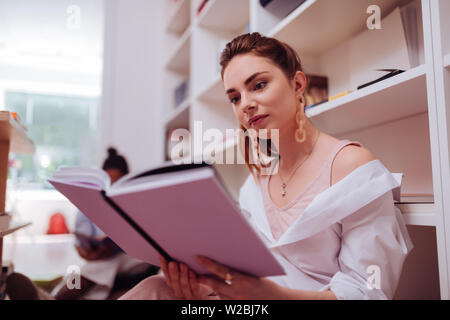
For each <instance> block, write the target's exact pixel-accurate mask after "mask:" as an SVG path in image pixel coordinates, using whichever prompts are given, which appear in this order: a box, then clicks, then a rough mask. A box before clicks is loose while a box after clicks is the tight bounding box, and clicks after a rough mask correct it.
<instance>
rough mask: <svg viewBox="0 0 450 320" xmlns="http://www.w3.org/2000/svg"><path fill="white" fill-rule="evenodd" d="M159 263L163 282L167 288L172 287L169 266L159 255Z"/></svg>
mask: <svg viewBox="0 0 450 320" xmlns="http://www.w3.org/2000/svg"><path fill="white" fill-rule="evenodd" d="M159 262H160V263H161V269H162V271H163V274H164V280H165V281H166V284H167V285H168V286H169V287H172V281H171V280H170V273H169V266H168V265H167V261H166V259H164V257H163V256H162V255H159Z"/></svg>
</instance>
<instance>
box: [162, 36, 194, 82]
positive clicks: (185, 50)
mask: <svg viewBox="0 0 450 320" xmlns="http://www.w3.org/2000/svg"><path fill="white" fill-rule="evenodd" d="M190 37H191V28H190V27H188V28H187V29H186V30H185V32H184V33H183V35H182V36H181V38H180V39H179V40H178V42H177V44H176V46H175V48H174V49H173V51H172V53H171V54H169V58H168V61H167V63H166V68H167V69H169V70H171V71H174V72H177V73H180V74H185V75H188V74H189V71H190V70H189V66H190V64H189V60H190Z"/></svg>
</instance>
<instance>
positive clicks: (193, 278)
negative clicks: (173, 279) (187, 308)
mask: <svg viewBox="0 0 450 320" xmlns="http://www.w3.org/2000/svg"><path fill="white" fill-rule="evenodd" d="M189 284H190V285H191V289H192V294H193V295H194V297H198V296H199V294H200V287H199V284H198V282H197V276H196V275H195V273H194V272H193V271H191V270H189Z"/></svg>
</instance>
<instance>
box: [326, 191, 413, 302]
mask: <svg viewBox="0 0 450 320" xmlns="http://www.w3.org/2000/svg"><path fill="white" fill-rule="evenodd" d="M340 223H341V225H342V234H341V250H340V253H339V257H338V261H339V267H340V271H339V272H337V273H336V274H335V275H334V276H333V277H332V279H331V281H330V283H329V284H328V285H327V286H325V287H324V288H322V289H321V291H323V290H328V289H329V290H332V291H333V293H334V294H335V295H336V297H337V298H338V299H345V300H349V299H351V300H363V299H364V300H366V299H392V298H393V296H394V294H395V290H396V288H397V285H398V282H399V279H400V275H401V272H402V268H403V263H404V260H405V258H406V256H407V255H408V253H409V251H410V250H411V249H412V247H413V246H412V243H411V240H410V238H409V235H408V232H407V229H406V225H405V222H404V220H403V217H402V216H401V212H400V210H399V209H398V208H396V207H395V205H394V203H393V198H392V192H391V191H389V192H387V193H385V194H383V195H382V196H381V197H379V198H377V199H376V200H374V201H372V202H371V203H369V204H368V205H366V206H365V207H363V208H361V209H359V210H358V211H356V212H354V213H352V214H350V215H349V216H346V217H345V218H343V219H342V220H341V221H340Z"/></svg>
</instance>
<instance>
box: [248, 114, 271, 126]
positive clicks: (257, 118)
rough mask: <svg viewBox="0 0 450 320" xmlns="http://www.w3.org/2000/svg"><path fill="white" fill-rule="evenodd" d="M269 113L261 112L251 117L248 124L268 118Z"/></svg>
mask: <svg viewBox="0 0 450 320" xmlns="http://www.w3.org/2000/svg"><path fill="white" fill-rule="evenodd" d="M268 116H269V115H268V114H259V115H256V116H254V117H251V118H250V120H248V125H249V126H251V125H252V124H254V123H255V122H257V121H259V120H261V119H264V118H267V117H268Z"/></svg>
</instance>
